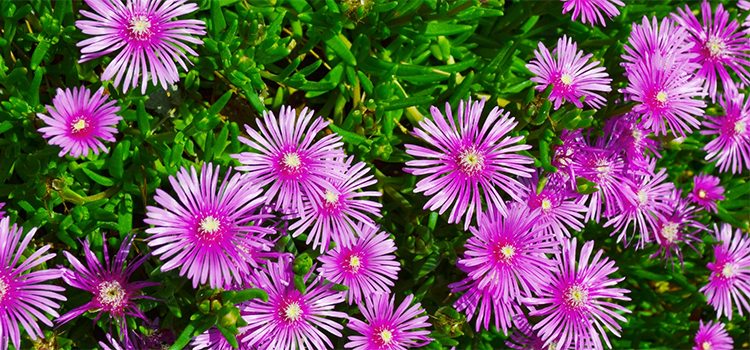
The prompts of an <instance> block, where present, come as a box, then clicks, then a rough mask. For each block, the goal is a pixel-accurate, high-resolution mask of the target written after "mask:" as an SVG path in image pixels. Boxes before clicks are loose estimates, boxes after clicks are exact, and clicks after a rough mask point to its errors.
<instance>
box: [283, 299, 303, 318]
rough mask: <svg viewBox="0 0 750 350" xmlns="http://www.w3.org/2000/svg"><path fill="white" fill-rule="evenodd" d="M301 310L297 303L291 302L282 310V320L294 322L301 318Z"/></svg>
mask: <svg viewBox="0 0 750 350" xmlns="http://www.w3.org/2000/svg"><path fill="white" fill-rule="evenodd" d="M302 313H303V312H302V308H301V307H300V306H299V303H298V302H296V301H295V302H291V303H289V304H287V306H286V307H285V308H284V320H286V321H290V322H294V321H297V320H299V319H300V318H302Z"/></svg>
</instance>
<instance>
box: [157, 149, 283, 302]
mask: <svg viewBox="0 0 750 350" xmlns="http://www.w3.org/2000/svg"><path fill="white" fill-rule="evenodd" d="M219 168H220V167H219V166H216V167H215V168H214V166H213V165H212V164H211V163H207V164H206V163H204V164H203V166H202V167H201V171H200V176H199V174H198V173H197V172H196V170H195V167H190V171H189V172H188V170H187V169H185V168H184V167H183V168H181V169H180V170H179V171H177V176H176V177H175V176H171V175H170V176H169V182H170V183H171V184H172V188H173V189H174V191H175V193H176V194H177V198H178V200H179V201H177V200H175V199H174V198H173V197H172V196H170V195H169V194H167V193H166V192H164V191H163V190H161V189H157V190H156V196H155V197H154V200H156V203H158V204H159V205H160V206H161V207H152V206H148V207H146V209H147V213H146V217H147V218H146V219H145V220H144V222H146V223H147V224H150V225H153V226H154V227H152V228H148V229H146V233H148V234H151V235H152V236H151V237H149V238H148V240H149V246H150V247H152V248H153V249H154V251H153V254H154V255H156V256H159V258H160V259H161V260H165V261H166V263H165V264H164V265H162V267H161V270H162V271H169V270H172V269H175V268H180V276H184V275H185V274H186V273H187V278H189V279H191V280H192V281H193V288H196V287H197V286H198V284H204V283H206V282H208V284H209V286H210V287H211V288H218V287H221V286H224V285H229V284H232V281H235V282H241V276H243V275H248V274H250V269H249V264H248V262H250V261H252V260H253V259H254V258H253V256H251V254H250V252H252V251H254V250H256V249H257V248H258V246H257V243H258V240H255V239H249V238H248V236H252V235H257V236H259V237H262V236H264V235H267V234H271V233H273V232H274V231H273V230H272V229H270V228H266V227H260V226H258V225H257V224H256V221H258V220H261V219H264V218H267V217H268V215H263V214H258V213H257V210H258V209H259V208H260V207H261V206H262V204H263V202H264V201H265V198H264V197H262V196H261V192H262V189H261V188H260V187H259V186H258V185H257V184H256V183H254V182H252V181H251V178H249V177H247V176H243V175H242V174H239V173H234V174H232V169H231V168H230V169H228V170H227V173H226V175H225V176H224V180H223V181H221V185H220V186H219V188H218V190H217V182H218V181H219V180H220V179H221V178H220V177H219ZM230 175H231V177H230Z"/></svg>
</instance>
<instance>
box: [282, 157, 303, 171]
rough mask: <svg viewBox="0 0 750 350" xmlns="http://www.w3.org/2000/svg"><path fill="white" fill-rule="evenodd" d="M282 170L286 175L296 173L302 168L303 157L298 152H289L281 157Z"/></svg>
mask: <svg viewBox="0 0 750 350" xmlns="http://www.w3.org/2000/svg"><path fill="white" fill-rule="evenodd" d="M281 167H282V172H283V173H285V174H286V175H296V174H298V173H299V172H300V171H301V170H302V158H300V156H299V154H298V153H297V152H289V153H286V154H284V156H283V157H282V158H281Z"/></svg>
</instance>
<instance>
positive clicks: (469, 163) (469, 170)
mask: <svg viewBox="0 0 750 350" xmlns="http://www.w3.org/2000/svg"><path fill="white" fill-rule="evenodd" d="M458 167H459V169H460V170H461V171H463V172H464V173H465V174H466V175H474V174H476V173H478V172H481V171H482V170H483V169H484V155H482V154H481V153H479V152H477V150H476V149H474V147H471V148H469V149H466V150H464V151H462V152H461V153H460V154H459V155H458Z"/></svg>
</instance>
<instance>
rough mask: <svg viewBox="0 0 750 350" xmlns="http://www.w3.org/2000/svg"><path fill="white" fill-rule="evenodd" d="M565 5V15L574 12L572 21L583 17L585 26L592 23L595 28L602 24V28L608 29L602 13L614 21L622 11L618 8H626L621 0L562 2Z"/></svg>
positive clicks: (569, 0)
mask: <svg viewBox="0 0 750 350" xmlns="http://www.w3.org/2000/svg"><path fill="white" fill-rule="evenodd" d="M561 1H563V2H564V3H565V4H563V14H565V13H568V11H570V10H573V17H572V19H573V20H574V21H575V20H576V18H578V15H579V14H580V15H581V22H582V23H583V24H586V23H590V24H591V26H594V25H595V24H596V23H597V22H601V23H602V26H604V27H606V26H607V23H605V22H604V16H602V12H604V14H605V15H607V18H609V19H612V17H613V16H617V15H619V14H620V10H618V9H617V7H616V6H615V5H617V6H625V4H624V3H623V2H622V1H620V0H561Z"/></svg>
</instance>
